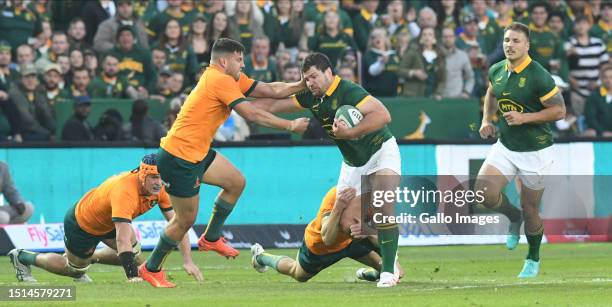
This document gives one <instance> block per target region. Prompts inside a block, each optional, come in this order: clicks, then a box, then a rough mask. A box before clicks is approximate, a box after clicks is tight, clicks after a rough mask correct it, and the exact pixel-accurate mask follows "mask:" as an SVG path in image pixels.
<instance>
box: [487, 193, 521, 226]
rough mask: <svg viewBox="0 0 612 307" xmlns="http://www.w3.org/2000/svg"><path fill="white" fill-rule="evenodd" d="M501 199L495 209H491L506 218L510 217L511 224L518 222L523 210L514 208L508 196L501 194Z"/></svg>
mask: <svg viewBox="0 0 612 307" xmlns="http://www.w3.org/2000/svg"><path fill="white" fill-rule="evenodd" d="M499 197H500V199H499V202H498V203H497V205H496V206H495V207H493V208H491V210H493V211H495V212H499V213H501V214H503V215H505V216H506V217H508V219H509V220H510V222H516V221H518V220H519V219H520V218H521V210H519V209H518V208H517V207H515V206H513V205H512V203H510V200H509V199H508V197H507V196H506V194H504V193H500V194H499Z"/></svg>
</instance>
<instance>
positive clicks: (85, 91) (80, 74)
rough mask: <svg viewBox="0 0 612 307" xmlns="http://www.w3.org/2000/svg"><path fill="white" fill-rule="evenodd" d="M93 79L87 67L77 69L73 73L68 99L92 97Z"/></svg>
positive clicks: (67, 92)
mask: <svg viewBox="0 0 612 307" xmlns="http://www.w3.org/2000/svg"><path fill="white" fill-rule="evenodd" d="M90 83H91V77H90V76H89V71H88V70H87V68H85V67H76V68H74V70H73V71H72V83H71V85H70V87H68V88H67V91H66V97H68V98H74V97H78V96H91V95H90V93H91V90H92V89H91V85H90Z"/></svg>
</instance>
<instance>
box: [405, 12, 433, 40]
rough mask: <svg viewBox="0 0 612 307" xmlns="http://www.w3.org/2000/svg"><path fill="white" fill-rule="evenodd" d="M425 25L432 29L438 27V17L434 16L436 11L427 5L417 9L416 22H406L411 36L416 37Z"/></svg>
mask: <svg viewBox="0 0 612 307" xmlns="http://www.w3.org/2000/svg"><path fill="white" fill-rule="evenodd" d="M426 27H429V28H434V29H436V28H437V27H438V17H437V16H436V12H435V11H434V10H433V9H432V8H430V7H429V6H426V7H423V8H422V9H421V10H420V11H419V18H418V19H417V21H416V22H415V21H411V22H410V23H409V24H408V30H410V35H411V36H412V37H417V36H419V34H421V29H423V28H426Z"/></svg>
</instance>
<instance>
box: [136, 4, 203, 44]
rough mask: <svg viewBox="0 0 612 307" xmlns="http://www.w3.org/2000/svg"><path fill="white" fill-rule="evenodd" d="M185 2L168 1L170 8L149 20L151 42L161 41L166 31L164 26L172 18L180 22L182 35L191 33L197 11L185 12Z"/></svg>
mask: <svg viewBox="0 0 612 307" xmlns="http://www.w3.org/2000/svg"><path fill="white" fill-rule="evenodd" d="M183 2H184V1H183V0H168V1H167V3H168V7H167V8H166V9H165V10H164V11H163V12H160V13H158V14H156V15H155V16H153V17H152V18H151V20H149V23H148V24H147V33H148V34H149V41H156V40H158V39H159V36H160V35H161V33H162V32H163V31H164V26H165V25H166V23H167V22H168V20H169V19H171V18H174V19H177V20H178V22H179V24H180V27H181V29H182V33H187V32H188V31H189V25H190V24H191V23H192V22H193V17H194V16H195V14H196V10H191V11H186V10H184V9H183V8H182V4H183Z"/></svg>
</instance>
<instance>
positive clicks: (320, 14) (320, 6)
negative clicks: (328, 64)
mask: <svg viewBox="0 0 612 307" xmlns="http://www.w3.org/2000/svg"><path fill="white" fill-rule="evenodd" d="M295 2H297V1H295ZM327 12H335V13H336V14H337V15H338V20H339V28H340V29H341V31H342V32H344V33H345V34H347V35H349V36H351V37H352V36H353V23H352V21H351V17H350V16H349V15H348V14H347V13H346V11H345V10H343V9H342V8H341V7H340V4H339V1H338V0H314V1H310V2H308V3H307V4H306V5H305V6H304V17H305V18H306V23H314V24H316V27H317V28H319V29H323V28H324V27H325V25H324V24H325V15H326V14H327ZM355 49H357V48H355ZM332 65H334V63H333V62H332Z"/></svg>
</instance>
